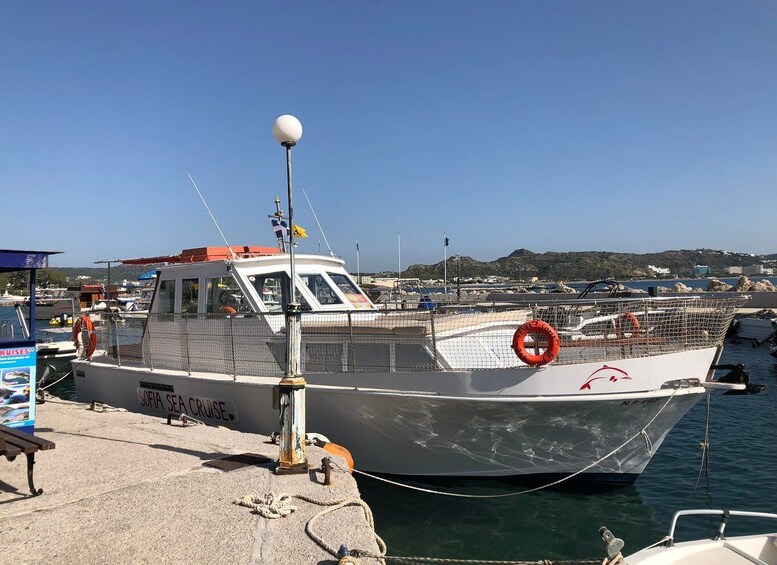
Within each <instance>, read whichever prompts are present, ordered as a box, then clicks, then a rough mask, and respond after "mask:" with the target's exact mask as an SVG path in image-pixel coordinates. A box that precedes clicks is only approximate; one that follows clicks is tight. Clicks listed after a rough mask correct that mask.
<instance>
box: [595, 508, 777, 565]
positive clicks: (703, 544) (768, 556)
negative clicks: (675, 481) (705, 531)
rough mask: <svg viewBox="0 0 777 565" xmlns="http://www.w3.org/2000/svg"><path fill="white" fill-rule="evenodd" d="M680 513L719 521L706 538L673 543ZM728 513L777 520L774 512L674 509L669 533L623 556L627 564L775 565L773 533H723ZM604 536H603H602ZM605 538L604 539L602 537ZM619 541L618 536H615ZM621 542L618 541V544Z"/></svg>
mask: <svg viewBox="0 0 777 565" xmlns="http://www.w3.org/2000/svg"><path fill="white" fill-rule="evenodd" d="M683 516H720V517H721V520H720V524H719V526H718V530H717V532H716V533H715V535H714V536H713V537H712V538H710V539H700V540H693V541H685V542H679V543H675V541H674V535H675V530H676V528H677V521H678V520H679V519H680V518H681V517H683ZM732 516H743V517H749V518H765V519H770V520H777V514H767V513H765V512H744V511H739V510H682V511H680V512H677V513H675V515H674V517H673V518H672V525H671V527H670V528H669V534H668V535H667V536H666V537H665V538H664V539H663V540H661V541H660V542H659V543H658V544H655V545H654V546H651V547H647V548H645V549H643V550H641V551H638V552H637V553H635V554H633V555H630V556H628V557H626V558H625V563H626V564H627V565H673V564H675V563H678V564H679V563H682V564H683V565H736V564H739V563H741V564H743V565H745V564H753V563H754V564H756V565H777V533H767V534H756V535H748V536H735V537H730V538H727V537H726V536H725V531H726V525H727V524H728V522H729V519H730V518H731V517H732ZM603 537H604V536H603ZM605 541H606V539H605ZM616 541H619V540H616ZM621 545H622V544H621Z"/></svg>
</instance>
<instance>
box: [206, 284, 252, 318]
mask: <svg viewBox="0 0 777 565" xmlns="http://www.w3.org/2000/svg"><path fill="white" fill-rule="evenodd" d="M206 287H207V293H208V295H207V296H208V299H207V304H206V308H205V311H206V312H207V313H208V314H234V313H235V312H250V311H251V307H250V305H249V304H248V300H246V297H245V296H244V295H243V291H242V290H240V287H239V286H237V281H235V279H233V278H232V277H217V278H213V279H208V280H207V281H206Z"/></svg>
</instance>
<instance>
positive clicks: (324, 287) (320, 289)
mask: <svg viewBox="0 0 777 565" xmlns="http://www.w3.org/2000/svg"><path fill="white" fill-rule="evenodd" d="M299 278H301V279H302V282H303V283H304V284H305V285H306V286H307V287H308V288H309V289H310V292H312V293H313V296H315V297H316V300H318V303H319V304H321V306H335V305H338V304H342V303H343V301H342V300H340V298H339V297H338V296H337V294H335V291H334V290H333V289H332V286H331V285H330V284H329V282H328V281H327V280H326V279H325V278H324V276H323V275H321V274H307V275H306V274H303V275H300V276H299Z"/></svg>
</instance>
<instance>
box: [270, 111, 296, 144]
mask: <svg viewBox="0 0 777 565" xmlns="http://www.w3.org/2000/svg"><path fill="white" fill-rule="evenodd" d="M272 134H273V135H274V136H275V139H277V140H278V143H280V144H281V145H283V146H284V147H293V146H294V145H296V144H297V142H298V141H299V139H300V138H301V137H302V124H301V123H300V121H299V120H298V119H297V118H295V117H294V116H292V115H290V114H284V115H283V116H279V117H278V119H277V120H275V124H274V125H273V127H272Z"/></svg>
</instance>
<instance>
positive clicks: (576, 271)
mask: <svg viewBox="0 0 777 565" xmlns="http://www.w3.org/2000/svg"><path fill="white" fill-rule="evenodd" d="M460 260H461V265H460V269H461V276H462V277H476V276H480V277H483V276H490V275H494V276H502V277H509V278H511V279H529V278H531V277H538V278H539V279H540V280H547V281H559V280H565V281H569V280H596V279H602V278H614V279H624V280H625V279H631V278H660V277H659V276H657V275H656V274H655V272H653V271H652V270H650V269H649V268H648V266H649V265H652V266H654V267H659V268H665V269H669V271H670V272H671V273H672V276H674V277H681V278H682V277H690V276H692V274H693V267H694V265H706V266H708V267H709V268H710V271H711V275H713V276H718V277H722V276H726V275H727V273H726V267H735V266H750V265H759V264H764V265H775V266H777V255H751V254H749V253H733V252H729V251H716V250H713V249H694V250H686V249H681V250H676V251H662V252H660V253H644V254H637V253H615V252H609V251H579V252H572V253H559V252H555V251H549V252H547V253H534V252H532V251H529V250H528V249H517V250H515V251H513V252H512V253H511V254H510V255H508V256H507V257H500V258H499V259H497V260H495V261H489V262H483V261H477V260H475V259H473V258H471V257H461V258H460ZM456 272H457V271H456V263H455V259H449V260H448V276H449V277H451V276H455V275H456ZM404 275H405V276H408V277H418V278H423V279H430V278H442V276H443V263H442V261H441V262H439V263H435V264H433V265H411V266H410V267H408V269H406V270H405V272H404ZM667 276H668V275H667Z"/></svg>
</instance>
